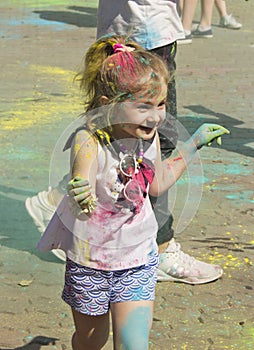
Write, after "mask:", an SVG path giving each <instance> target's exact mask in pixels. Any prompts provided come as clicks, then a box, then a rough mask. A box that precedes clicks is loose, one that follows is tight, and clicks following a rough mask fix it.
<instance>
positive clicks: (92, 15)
mask: <svg viewBox="0 0 254 350" xmlns="http://www.w3.org/2000/svg"><path fill="white" fill-rule="evenodd" d="M68 10H70V11H48V10H47V11H45V10H44V11H42V10H41V11H33V12H34V13H37V14H39V16H40V18H41V19H44V20H46V21H53V22H61V23H66V24H71V25H74V26H76V27H88V28H95V27H96V26H97V9H96V8H92V7H79V6H69V7H68Z"/></svg>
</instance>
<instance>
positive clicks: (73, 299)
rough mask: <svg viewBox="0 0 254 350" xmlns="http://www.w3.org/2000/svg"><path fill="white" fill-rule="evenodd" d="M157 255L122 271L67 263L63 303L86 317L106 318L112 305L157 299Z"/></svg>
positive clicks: (69, 261)
mask: <svg viewBox="0 0 254 350" xmlns="http://www.w3.org/2000/svg"><path fill="white" fill-rule="evenodd" d="M157 268H158V255H153V256H151V257H150V258H149V263H148V264H146V265H142V266H138V267H134V268H131V269H127V270H119V271H102V270H95V269H91V268H89V267H86V266H82V265H79V264H77V263H75V262H73V261H71V260H70V259H67V262H66V271H65V285H64V289H63V293H62V298H63V300H64V301H65V302H66V303H67V304H69V305H70V306H71V307H72V308H73V309H75V310H76V311H78V312H80V313H83V314H86V315H103V314H105V313H107V312H108V310H109V306H110V303H111V302H112V303H118V302H122V301H133V300H154V297H155V286H156V281H157Z"/></svg>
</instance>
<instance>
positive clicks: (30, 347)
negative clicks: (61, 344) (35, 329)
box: [0, 336, 59, 350]
mask: <svg viewBox="0 0 254 350" xmlns="http://www.w3.org/2000/svg"><path fill="white" fill-rule="evenodd" d="M57 340H59V339H58V338H51V337H44V336H37V337H35V338H33V339H32V340H31V341H30V342H29V343H28V344H26V345H24V346H19V347H18V348H12V349H9V348H8V349H5V348H0V350H40V349H41V347H42V346H45V345H55V344H56V341H57Z"/></svg>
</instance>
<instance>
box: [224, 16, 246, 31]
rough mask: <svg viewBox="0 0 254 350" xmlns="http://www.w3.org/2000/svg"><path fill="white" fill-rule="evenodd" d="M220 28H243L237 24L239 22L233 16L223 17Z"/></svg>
mask: <svg viewBox="0 0 254 350" xmlns="http://www.w3.org/2000/svg"><path fill="white" fill-rule="evenodd" d="M219 26H220V27H223V28H228V29H240V28H242V24H241V23H239V22H237V20H236V19H235V18H234V17H233V16H232V15H227V16H225V17H221V19H220V23H219Z"/></svg>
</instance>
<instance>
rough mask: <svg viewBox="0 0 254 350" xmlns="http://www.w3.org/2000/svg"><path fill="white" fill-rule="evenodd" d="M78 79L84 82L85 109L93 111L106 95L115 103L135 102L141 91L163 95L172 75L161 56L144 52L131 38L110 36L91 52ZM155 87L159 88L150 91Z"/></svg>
mask: <svg viewBox="0 0 254 350" xmlns="http://www.w3.org/2000/svg"><path fill="white" fill-rule="evenodd" d="M114 47H118V48H119V47H124V48H126V50H116V49H114ZM76 79H77V80H79V82H80V89H81V92H82V94H83V98H84V104H85V110H86V111H91V110H93V109H95V108H98V107H100V106H101V97H102V96H106V97H107V98H108V103H111V104H112V103H113V104H114V103H117V102H122V101H124V100H126V99H128V98H130V99H131V96H132V95H133V94H135V93H137V92H139V91H140V92H141V91H142V92H143V93H147V94H151V95H157V94H158V95H159V94H160V92H161V85H162V84H161V82H162V81H164V82H165V84H166V85H167V84H168V81H169V73H168V70H167V67H166V65H165V64H164V62H163V61H162V59H161V58H160V57H159V56H158V55H156V54H154V53H150V52H149V51H146V50H144V49H143V48H142V47H141V46H140V45H138V44H137V43H135V42H134V41H132V40H130V39H129V38H128V37H127V36H116V35H107V36H103V37H101V38H100V39H98V40H97V41H96V42H95V43H94V44H92V45H91V47H90V48H89V49H88V51H87V53H86V56H85V62H84V68H83V69H82V70H81V71H80V73H78V74H77V76H76ZM154 84H156V85H154ZM152 86H153V87H154V86H156V88H155V89H154V88H153V89H150V88H151V87H152Z"/></svg>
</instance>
